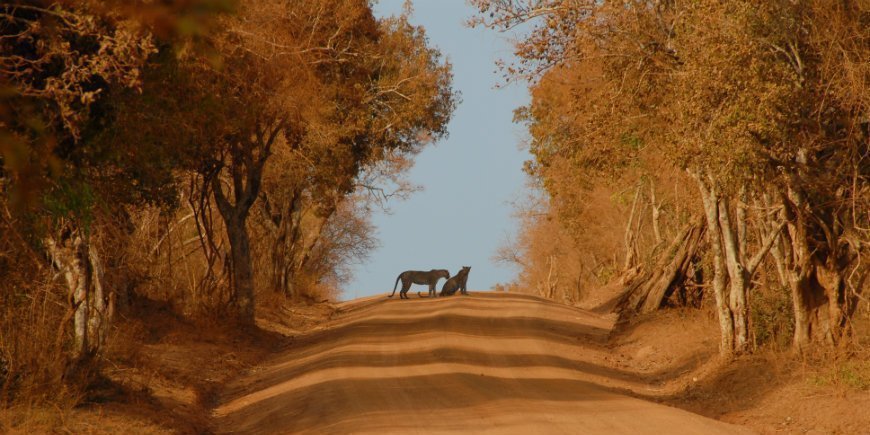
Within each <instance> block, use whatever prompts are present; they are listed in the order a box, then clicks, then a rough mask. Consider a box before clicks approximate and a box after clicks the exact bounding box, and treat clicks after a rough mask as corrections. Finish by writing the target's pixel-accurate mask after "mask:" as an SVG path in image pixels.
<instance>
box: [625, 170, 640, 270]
mask: <svg viewBox="0 0 870 435" xmlns="http://www.w3.org/2000/svg"><path fill="white" fill-rule="evenodd" d="M639 199H640V186H638V188H637V191H636V192H635V193H634V201H632V203H631V213H630V214H629V215H628V223H627V224H626V225H625V263H624V264H623V266H622V270H624V271H627V270H629V269H631V268H632V267H634V265H635V264H636V263H637V246H636V239H637V233H636V231H635V230H634V216H635V214H636V213H637V203H638V200H639Z"/></svg>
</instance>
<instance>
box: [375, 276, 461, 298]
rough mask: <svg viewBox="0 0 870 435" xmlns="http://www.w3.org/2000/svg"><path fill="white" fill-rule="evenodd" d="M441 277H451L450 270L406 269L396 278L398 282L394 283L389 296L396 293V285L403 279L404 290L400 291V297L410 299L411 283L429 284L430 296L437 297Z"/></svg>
mask: <svg viewBox="0 0 870 435" xmlns="http://www.w3.org/2000/svg"><path fill="white" fill-rule="evenodd" d="M441 278H444V279H447V278H450V272H449V271H447V270H445V269H432V270H430V271H428V272H423V271H419V270H406V271H404V272H402V273H400V274H399V276H398V277H397V278H396V284H394V285H393V293H392V294H390V296H388V297H393V295H395V294H396V287H397V286H398V285H399V281H402V291H400V292H399V298H400V299H408V289H410V288H411V284H422V285H428V286H429V296H432V297H435V296H436V293H435V285H436V284H438V280H439V279H441Z"/></svg>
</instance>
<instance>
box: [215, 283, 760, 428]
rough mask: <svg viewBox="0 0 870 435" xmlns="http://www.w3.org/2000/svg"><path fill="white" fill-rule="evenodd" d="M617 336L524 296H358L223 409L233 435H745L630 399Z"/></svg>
mask: <svg viewBox="0 0 870 435" xmlns="http://www.w3.org/2000/svg"><path fill="white" fill-rule="evenodd" d="M611 327H612V319H610V318H608V317H603V316H599V315H596V314H593V313H590V312H587V311H583V310H580V309H575V308H572V307H567V306H564V305H559V304H556V303H553V302H550V301H546V300H543V299H539V298H535V297H531V296H526V295H516V294H505V293H493V292H478V293H472V294H470V296H466V297H452V298H443V299H441V298H439V299H416V298H413V299H411V300H404V301H403V300H395V299H386V298H383V297H377V298H368V299H364V300H358V301H350V302H347V303H344V304H342V305H341V306H340V307H339V315H338V317H337V318H335V319H333V320H331V321H330V322H329V323H328V324H327V325H326V326H325V327H324V328H322V329H320V330H318V331H314V332H311V333H309V334H307V335H305V336H302V337H298V339H297V340H295V342H294V345H293V346H292V348H291V349H289V350H287V351H286V352H285V353H282V354H281V355H277V356H276V357H275V358H273V359H272V360H271V361H269V362H268V363H265V364H263V365H262V366H261V367H260V368H258V369H257V370H255V371H254V372H252V373H250V374H249V375H248V376H246V377H244V378H242V379H239V380H238V381H236V382H234V383H233V384H231V385H228V386H227V388H226V390H225V393H224V396H223V397H224V398H223V400H222V402H221V405H220V406H218V407H217V408H216V409H215V411H214V414H215V416H216V418H217V421H218V430H219V431H221V432H228V433H336V434H338V433H448V432H449V433H454V432H465V433H522V434H529V433H566V434H567V433H571V434H576V433H588V434H597V433H602V434H604V433H606V434H615V433H631V434H638V433H650V434H653V433H655V434H658V433H669V434H699V433H703V434H733V433H741V432H744V433H748V431H745V430H744V429H743V428H739V427H736V426H731V425H727V424H724V423H721V422H717V421H715V420H711V419H707V418H705V417H701V416H699V415H696V414H692V413H689V412H687V411H683V410H679V409H676V408H671V407H667V406H664V405H659V404H655V403H652V402H648V401H644V400H641V399H638V398H634V397H630V396H628V395H626V394H623V393H622V392H621V390H622V388H623V387H624V386H626V385H632V386H635V387H637V386H638V385H639V384H640V383H641V381H640V379H639V378H638V377H637V376H635V375H634V374H632V373H629V372H625V371H620V370H618V369H614V368H611V367H608V366H606V365H605V364H603V363H602V361H601V359H600V357H601V355H602V353H603V352H604V351H603V350H602V348H601V343H603V342H604V341H605V340H606V337H607V334H608V333H609V331H610V329H611ZM640 386H641V387H642V385H640Z"/></svg>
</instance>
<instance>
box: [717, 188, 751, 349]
mask: <svg viewBox="0 0 870 435" xmlns="http://www.w3.org/2000/svg"><path fill="white" fill-rule="evenodd" d="M728 207H729V201H728V198H727V197H723V198H721V199H720V200H719V226H720V228H721V233H722V246H723V247H724V250H725V265H726V269H727V270H728V276H729V283H730V288H729V293H730V294H729V296H730V298H729V305H730V309H731V315H732V321H733V325H734V352H736V353H743V352H746V351H748V350H749V307H747V305H746V293H747V289H748V287H749V277H748V273H747V271H746V268H745V267H744V265H743V262H742V261H741V258H740V257H741V256H742V255H741V254H740V241H739V237H735V234H734V231H732V227H733V223H732V222H731V215H730V213H729V210H728ZM741 218H744V219H745V215H744V216H741ZM741 226H744V227H745V223H740V222H738V224H737V227H738V228H740V227H741ZM744 233H745V230H744ZM738 234H739V233H738Z"/></svg>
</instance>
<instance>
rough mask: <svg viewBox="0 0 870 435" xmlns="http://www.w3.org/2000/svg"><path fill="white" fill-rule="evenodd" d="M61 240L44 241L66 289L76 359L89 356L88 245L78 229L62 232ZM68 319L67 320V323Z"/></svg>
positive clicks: (73, 350) (50, 238) (50, 239)
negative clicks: (64, 282) (71, 319)
mask: <svg viewBox="0 0 870 435" xmlns="http://www.w3.org/2000/svg"><path fill="white" fill-rule="evenodd" d="M63 233H65V234H64V235H62V236H61V237H59V238H58V239H54V238H52V237H49V238H47V239H46V247H47V249H48V253H49V256H50V257H51V261H52V263H53V264H54V266H55V268H57V270H58V271H60V273H61V274H62V275H63V277H64V280H65V281H66V285H67V289H68V290H69V297H68V301H69V304H70V312H71V314H72V318H73V348H72V353H73V356H74V357H75V358H84V357H86V356H87V355H89V353H90V352H89V351H90V341H89V340H88V319H89V316H90V306H89V303H90V301H89V299H90V282H89V273H88V243H87V240H86V238H85V236H83V235H82V234H81V232H80V231H78V230H75V229H73V230H64V231H63ZM68 319H69V318H68V317H67V321H68Z"/></svg>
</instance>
